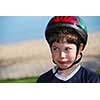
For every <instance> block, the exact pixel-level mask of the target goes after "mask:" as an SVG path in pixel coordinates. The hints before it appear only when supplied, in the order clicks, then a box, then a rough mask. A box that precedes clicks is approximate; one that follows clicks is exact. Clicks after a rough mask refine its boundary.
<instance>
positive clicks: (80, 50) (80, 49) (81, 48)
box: [78, 43, 84, 55]
mask: <svg viewBox="0 0 100 100" xmlns="http://www.w3.org/2000/svg"><path fill="white" fill-rule="evenodd" d="M83 47H84V46H83V43H81V44H80V48H79V51H78V55H80V53H82V51H83Z"/></svg>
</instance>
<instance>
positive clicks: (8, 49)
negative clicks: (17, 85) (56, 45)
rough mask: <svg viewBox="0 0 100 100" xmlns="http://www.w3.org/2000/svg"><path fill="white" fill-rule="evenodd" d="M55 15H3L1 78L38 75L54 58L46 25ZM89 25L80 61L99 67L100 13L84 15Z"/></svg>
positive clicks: (94, 68)
mask: <svg viewBox="0 0 100 100" xmlns="http://www.w3.org/2000/svg"><path fill="white" fill-rule="evenodd" d="M51 17H52V16H0V80H2V79H20V78H26V77H38V76H39V75H40V74H42V73H44V72H45V71H47V70H49V69H50V68H51V67H52V66H53V63H52V59H51V56H50V55H51V54H50V50H49V47H48V44H47V42H46V41H45V37H44V32H45V27H46V25H47V23H48V21H49V20H50V18H51ZM81 17H82V18H83V20H84V21H85V22H86V25H87V27H88V34H89V39H88V44H87V46H86V48H85V51H84V57H83V59H82V61H81V63H82V64H83V65H84V66H86V67H89V68H90V69H91V70H94V71H96V72H97V71H99V70H100V46H99V43H100V16H81Z"/></svg>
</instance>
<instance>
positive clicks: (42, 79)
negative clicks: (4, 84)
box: [37, 69, 53, 83]
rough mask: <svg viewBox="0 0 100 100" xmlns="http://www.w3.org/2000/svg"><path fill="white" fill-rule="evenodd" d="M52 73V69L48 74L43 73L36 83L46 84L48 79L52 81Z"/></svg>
mask: <svg viewBox="0 0 100 100" xmlns="http://www.w3.org/2000/svg"><path fill="white" fill-rule="evenodd" d="M52 76H53V72H52V69H50V70H49V71H48V72H45V73H44V74H42V75H40V77H39V78H38V80H37V83H48V82H49V80H50V79H52Z"/></svg>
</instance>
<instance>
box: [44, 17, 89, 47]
mask: <svg viewBox="0 0 100 100" xmlns="http://www.w3.org/2000/svg"><path fill="white" fill-rule="evenodd" d="M61 27H65V28H66V29H67V28H72V29H74V30H75V31H76V33H77V34H78V35H80V37H81V38H82V42H83V44H84V47H85V45H86V43H87V38H88V34H87V27H86V24H85V23H84V21H83V20H82V19H81V18H80V17H79V16H54V17H53V18H52V19H51V20H50V21H49V22H48V25H47V27H46V30H45V37H46V39H47V35H48V34H52V33H51V32H52V31H53V30H55V29H57V28H61ZM47 41H48V40H47ZM83 49H84V48H83Z"/></svg>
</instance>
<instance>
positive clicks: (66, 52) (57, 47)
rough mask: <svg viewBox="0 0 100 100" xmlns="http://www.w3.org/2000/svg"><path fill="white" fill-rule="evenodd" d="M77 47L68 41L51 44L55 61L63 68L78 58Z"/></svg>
mask: <svg viewBox="0 0 100 100" xmlns="http://www.w3.org/2000/svg"><path fill="white" fill-rule="evenodd" d="M76 52H77V47H76V45H75V44H70V43H67V42H64V43H57V42H54V43H53V44H52V46H51V53H52V59H53V61H54V62H55V63H56V64H57V65H58V66H59V67H61V68H62V69H65V68H68V67H69V66H71V64H72V63H73V62H74V60H75V58H76Z"/></svg>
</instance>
